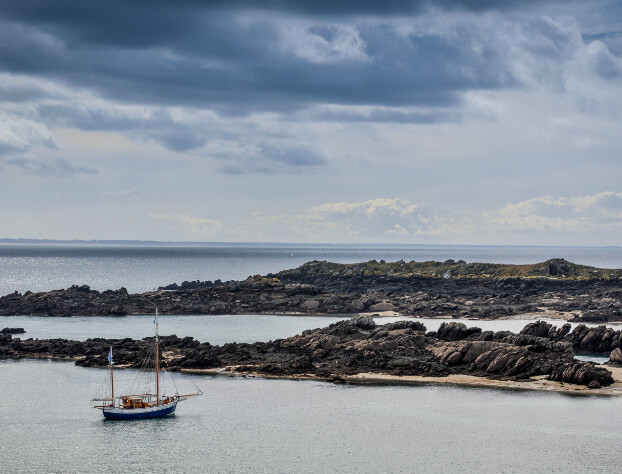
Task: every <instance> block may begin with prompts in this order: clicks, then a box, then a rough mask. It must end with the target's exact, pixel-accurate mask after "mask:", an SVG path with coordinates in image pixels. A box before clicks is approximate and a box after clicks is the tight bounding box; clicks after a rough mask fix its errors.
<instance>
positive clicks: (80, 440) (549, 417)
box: [0, 361, 622, 473]
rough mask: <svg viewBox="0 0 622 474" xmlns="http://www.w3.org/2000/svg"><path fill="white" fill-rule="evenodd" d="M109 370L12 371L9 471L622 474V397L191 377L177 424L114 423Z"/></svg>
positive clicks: (7, 374)
mask: <svg viewBox="0 0 622 474" xmlns="http://www.w3.org/2000/svg"><path fill="white" fill-rule="evenodd" d="M103 372H105V370H101V369H86V368H79V367H75V366H74V365H73V364H71V363H68V362H50V361H0V380H2V383H0V399H2V401H3V402H2V403H0V421H1V423H2V432H3V435H2V449H0V471H1V472H80V473H82V472H115V473H116V472H231V473H234V472H270V473H272V472H282V473H290V472H318V473H320V472H321V473H325V472H358V473H361V472H363V473H367V472H369V473H377V472H456V471H460V472H577V473H578V472H618V471H619V469H620V456H619V455H618V452H619V449H620V446H621V445H622V431H621V430H620V429H619V420H620V418H619V413H620V412H621V410H622V399H620V398H618V397H615V398H606V397H571V396H564V395H559V394H551V393H535V392H519V391H506V390H490V389H482V388H477V389H474V388H461V387H450V386H434V385H422V386H409V387H397V386H336V385H332V384H328V383H321V382H312V381H289V380H266V379H259V378H258V379H252V378H228V377H209V376H196V375H194V376H191V375H183V374H179V375H178V377H177V378H178V379H179V380H178V381H179V383H188V382H193V383H196V384H197V385H198V386H199V387H200V388H201V389H202V390H203V392H204V393H205V395H204V396H202V397H198V398H195V399H192V400H189V401H187V402H184V403H182V404H180V405H179V407H178V411H177V414H176V415H175V416H174V417H171V418H167V419H161V420H142V421H133V422H114V421H112V422H110V421H104V420H103V418H102V416H101V413H100V412H99V411H98V410H94V409H91V408H89V407H88V400H89V399H90V398H91V396H92V395H93V393H94V391H95V390H96V389H97V387H98V385H99V383H100V381H101V378H102V375H103Z"/></svg>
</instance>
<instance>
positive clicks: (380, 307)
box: [369, 301, 395, 311]
mask: <svg viewBox="0 0 622 474" xmlns="http://www.w3.org/2000/svg"><path fill="white" fill-rule="evenodd" d="M369 309H370V310H371V311H393V310H395V305H394V304H393V303H389V302H388V301H382V302H381V303H376V304H374V305H372V306H370V308H369Z"/></svg>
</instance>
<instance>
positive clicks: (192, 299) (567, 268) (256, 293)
mask: <svg viewBox="0 0 622 474" xmlns="http://www.w3.org/2000/svg"><path fill="white" fill-rule="evenodd" d="M156 307H157V308H158V309H159V310H160V312H161V313H162V314H206V315H207V314H318V315H320V314H327V315H328V314H361V313H362V314H370V315H373V314H378V315H380V316H383V315H387V316H388V315H403V316H416V317H438V318H473V319H499V318H515V317H520V316H522V315H536V316H542V317H556V318H561V319H565V320H568V321H574V322H615V321H622V269H603V268H596V267H590V266H585V265H577V264H574V263H571V262H568V261H566V260H564V259H551V260H547V261H546V262H541V263H537V264H531V265H508V264H491V263H466V262H464V261H461V260H459V261H454V260H447V261H445V262H434V261H429V262H414V261H411V262H405V261H398V262H385V261H383V260H380V261H376V260H371V261H369V262H364V263H354V264H339V263H330V262H325V261H312V262H308V263H305V264H304V265H301V266H300V267H298V268H295V269H291V270H283V271H281V272H278V273H274V274H267V275H254V276H250V277H248V278H247V279H246V280H242V281H237V280H236V281H227V282H222V281H220V280H216V281H200V280H196V281H185V282H182V283H181V284H177V283H173V284H170V285H168V286H164V287H160V289H158V290H157V291H150V292H146V293H139V294H129V293H128V292H127V290H126V289H125V288H121V289H118V290H106V291H102V292H100V291H96V290H92V289H91V288H89V287H88V286H86V285H82V286H80V285H74V286H72V287H70V288H67V289H62V290H54V291H47V292H38V293H33V292H30V291H26V292H25V293H23V294H21V293H18V292H15V293H12V294H9V295H5V296H3V297H0V316H8V315H43V316H73V315H81V316H89V315H111V316H125V315H137V314H152V313H153V312H154V311H155V308H156Z"/></svg>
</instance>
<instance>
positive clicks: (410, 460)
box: [0, 243, 622, 473]
mask: <svg viewBox="0 0 622 474" xmlns="http://www.w3.org/2000/svg"><path fill="white" fill-rule="evenodd" d="M449 258H451V259H454V260H460V259H462V260H465V261H469V262H473V261H482V262H499V263H534V262H538V261H544V260H546V259H548V258H565V259H567V260H569V261H573V262H576V263H582V264H587V265H594V266H599V267H607V268H620V267H622V249H620V248H617V247H616V248H570V247H461V246H456V247H451V246H333V245H330V246H329V245H327V246H304V245H289V246H286V245H272V246H270V245H246V246H245V245H229V246H227V245H201V244H193V245H188V244H186V245H182V244H153V243H150V244H139V243H132V244H119V243H115V244H101V243H88V244H85V243H44V244H31V243H29V244H23V243H19V244H16V243H9V244H0V295H3V294H8V293H12V292H14V291H19V292H24V291H27V290H31V291H46V290H51V289H58V288H65V287H67V286H70V285H73V284H78V285H82V284H88V285H90V286H91V287H92V288H95V289H99V290H104V289H109V288H112V289H116V288H120V287H125V288H127V289H128V290H129V291H131V292H135V291H147V290H151V289H152V288H154V287H157V286H160V285H166V284H169V283H173V282H178V283H180V282H182V281H184V280H197V279H199V280H215V279H221V280H223V281H225V280H230V279H241V278H246V277H247V276H248V275H253V274H256V273H261V274H265V273H268V272H277V271H279V270H282V269H285V268H293V267H296V266H298V265H300V264H302V263H304V262H306V261H309V260H329V261H336V262H344V263H345V262H357V261H368V260H371V259H376V260H381V259H385V260H387V261H394V260H401V259H403V260H406V261H410V260H416V261H424V260H446V259H449ZM345 317H347V315H335V316H317V317H314V316H282V315H218V316H213V315H211V316H208V315H196V316H187V315H183V316H182V315H166V316H162V317H161V318H160V332H161V333H162V334H177V335H178V336H193V337H196V338H197V339H199V340H201V341H207V342H211V343H213V344H223V343H226V342H234V341H237V342H254V341H260V340H264V341H265V340H271V339H277V338H282V337H288V336H291V335H294V334H299V333H300V332H301V331H303V330H304V329H309V328H315V327H323V326H326V325H328V324H331V323H333V322H335V321H338V320H340V319H343V318H345ZM534 318H535V316H534ZM394 320H395V318H382V319H379V320H377V324H383V323H386V322H391V321H394ZM421 321H422V322H423V323H424V324H425V325H426V327H427V328H428V329H430V330H433V329H435V328H436V327H437V325H438V324H439V323H440V322H439V321H438V320H430V319H421ZM464 322H465V324H468V325H471V326H472V325H477V326H480V327H482V328H484V329H490V330H506V329H507V330H512V331H517V330H520V328H521V327H522V326H524V324H527V323H528V322H530V320H529V319H526V320H519V321H517V320H507V321H486V322H484V321H468V320H465V321H464ZM7 326H8V327H24V328H25V329H26V333H25V334H24V335H22V336H20V337H25V338H28V337H35V338H54V337H63V338H70V339H80V340H83V339H86V338H89V337H107V338H117V337H132V338H141V337H146V336H150V335H151V334H152V331H153V323H152V317H151V316H148V315H147V316H130V317H104V316H95V317H70V318H48V317H41V316H7V317H0V327H7ZM122 372H123V373H122V374H121V375H120V379H123V378H128V379H129V378H131V377H133V376H134V375H135V371H133V370H125V371H122ZM106 375H107V370H105V369H96V368H82V367H77V366H75V365H74V364H73V363H72V362H65V361H48V360H25V359H24V360H6V359H4V360H3V359H0V400H2V402H1V403H0V428H1V429H2V434H1V435H0V440H1V442H0V472H2V473H5V472H7V473H8V472H63V473H64V472H76V473H77V472H80V473H84V472H113V473H117V472H119V473H120V472H144V473H148V472H149V473H150V472H218V473H220V472H227V473H228V472H231V473H237V472H266V473H292V472H313V473H320V472H321V473H325V472H357V473H368V472H369V473H377V472H426V473H427V472H430V473H434V472H439V473H440V472H455V471H462V472H495V473H496V472H619V470H620V456H619V455H618V452H619V449H620V446H622V430H620V428H619V427H620V420H621V419H622V415H621V413H622V399H621V397H602V396H577V395H565V394H560V393H549V392H533V391H522V390H508V389H491V388H473V387H465V386H447V385H435V384H422V385H414V386H388V385H364V386H350V385H334V384H330V383H325V382H318V381H294V380H286V379H265V378H259V377H227V376H217V377H215V376H207V375H197V374H176V376H175V382H176V384H177V385H178V386H179V387H180V390H182V391H183V388H182V387H184V386H188V387H190V386H198V387H199V388H200V389H201V390H202V392H203V393H204V395H203V396H201V397H196V398H194V399H191V400H188V401H186V402H184V403H180V405H179V407H178V409H177V413H176V414H175V415H174V416H172V417H168V418H166V419H159V420H137V421H129V422H128V421H120V422H117V421H104V419H103V417H102V415H101V412H100V411H99V410H96V409H92V408H90V403H89V401H90V399H91V398H92V397H93V396H94V395H95V394H96V393H97V391H98V390H99V389H100V388H101V384H102V380H103V379H104V378H105V377H106Z"/></svg>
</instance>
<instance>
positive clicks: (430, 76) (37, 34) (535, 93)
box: [0, 0, 622, 245]
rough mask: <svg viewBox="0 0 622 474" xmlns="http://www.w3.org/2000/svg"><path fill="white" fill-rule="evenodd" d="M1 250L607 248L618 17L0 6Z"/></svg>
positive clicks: (506, 5) (300, 7) (580, 9)
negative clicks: (19, 244)
mask: <svg viewBox="0 0 622 474" xmlns="http://www.w3.org/2000/svg"><path fill="white" fill-rule="evenodd" d="M0 199H1V201H0V202H1V203H2V205H1V206H0V238H2V237H6V238H20V237H22V238H49V239H145V240H166V241H259V242H334V243H452V244H535V245H550V244H558V245H620V244H621V243H622V3H620V1H619V0H615V1H611V0H591V1H589V2H585V1H572V0H570V1H568V0H566V1H563V2H555V1H546V0H543V1H537V0H523V1H521V2H516V1H503V0H495V1H493V0H461V1H450V0H444V1H436V2H426V1H417V0H400V1H395V2H377V1H366V0H358V1H353V0H344V1H339V0H334V1H330V2H323V1H319V0H315V1H307V0H295V1H282V0H275V1H270V0H268V1H262V2H258V1H251V0H248V1H237V2H229V1H212V2H210V1H197V0H195V1H193V0H187V1H176V2H168V1H161V0H149V1H134V2H128V1H125V0H108V1H106V2H85V1H83V0H55V1H53V2H41V1H35V0H21V1H19V2H15V1H11V0H0Z"/></svg>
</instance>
